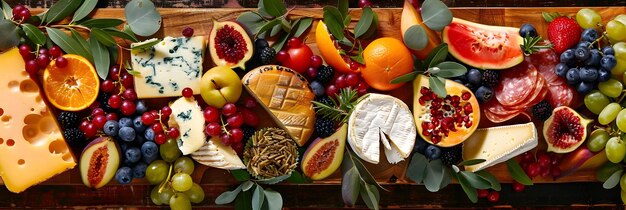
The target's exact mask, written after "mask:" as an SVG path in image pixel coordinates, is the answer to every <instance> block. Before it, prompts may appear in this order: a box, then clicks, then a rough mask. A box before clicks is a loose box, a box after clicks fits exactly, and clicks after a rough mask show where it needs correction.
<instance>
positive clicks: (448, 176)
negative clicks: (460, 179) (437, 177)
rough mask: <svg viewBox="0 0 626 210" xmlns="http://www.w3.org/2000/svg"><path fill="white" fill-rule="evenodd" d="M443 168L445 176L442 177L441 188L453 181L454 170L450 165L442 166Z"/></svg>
mask: <svg viewBox="0 0 626 210" xmlns="http://www.w3.org/2000/svg"><path fill="white" fill-rule="evenodd" d="M441 170H442V171H443V172H442V176H443V178H441V185H439V189H443V188H445V187H446V186H448V185H449V184H450V183H451V182H452V175H451V174H452V172H451V171H450V169H448V167H442V168H441Z"/></svg>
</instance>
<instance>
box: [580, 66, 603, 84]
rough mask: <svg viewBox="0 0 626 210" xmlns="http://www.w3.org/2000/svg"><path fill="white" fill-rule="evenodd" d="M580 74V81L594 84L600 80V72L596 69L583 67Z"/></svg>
mask: <svg viewBox="0 0 626 210" xmlns="http://www.w3.org/2000/svg"><path fill="white" fill-rule="evenodd" d="M578 73H579V74H580V75H579V76H580V80H582V81H584V82H589V83H593V82H595V81H596V80H597V79H598V70H597V69H596V68H594V67H590V66H585V67H582V68H580V71H579V72H578Z"/></svg>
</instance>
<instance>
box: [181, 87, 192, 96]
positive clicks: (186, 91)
mask: <svg viewBox="0 0 626 210" xmlns="http://www.w3.org/2000/svg"><path fill="white" fill-rule="evenodd" d="M183 96H184V97H185V98H190V97H192V96H193V90H192V89H191V88H188V87H186V88H185V89H183Z"/></svg>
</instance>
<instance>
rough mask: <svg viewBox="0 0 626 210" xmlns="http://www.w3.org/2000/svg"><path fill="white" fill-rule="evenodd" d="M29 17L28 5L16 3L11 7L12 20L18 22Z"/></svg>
mask: <svg viewBox="0 0 626 210" xmlns="http://www.w3.org/2000/svg"><path fill="white" fill-rule="evenodd" d="M30 17H31V14H30V10H29V9H28V7H26V6H24V5H21V4H18V5H17V6H15V7H13V20H14V21H18V22H24V21H26V20H28V19H29V18H30Z"/></svg>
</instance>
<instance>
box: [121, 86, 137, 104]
mask: <svg viewBox="0 0 626 210" xmlns="http://www.w3.org/2000/svg"><path fill="white" fill-rule="evenodd" d="M122 97H124V99H126V100H129V101H135V100H137V92H135V90H133V89H126V90H124V92H123V93H122Z"/></svg>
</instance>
